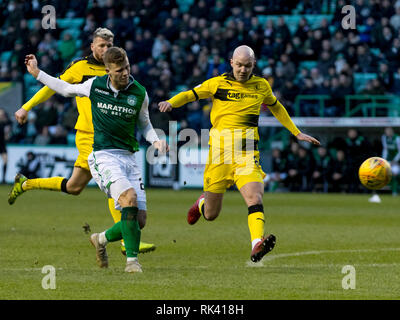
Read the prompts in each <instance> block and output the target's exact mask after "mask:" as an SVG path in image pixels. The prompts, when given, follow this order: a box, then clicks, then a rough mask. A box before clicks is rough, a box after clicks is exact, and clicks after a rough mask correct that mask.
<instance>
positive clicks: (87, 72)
mask: <svg viewBox="0 0 400 320" xmlns="http://www.w3.org/2000/svg"><path fill="white" fill-rule="evenodd" d="M105 74H106V68H105V66H104V64H103V63H101V62H99V61H97V60H96V59H95V58H94V56H93V54H91V55H89V56H87V57H84V58H80V59H77V60H74V61H73V62H71V63H70V65H69V66H68V67H67V68H66V69H65V71H64V72H63V73H62V74H61V75H60V76H59V78H60V79H61V80H64V81H66V82H68V83H72V84H74V83H83V82H85V81H86V80H88V79H90V78H92V77H95V76H100V77H101V76H104V75H105ZM54 93H55V91H53V90H51V89H49V88H48V87H43V88H42V89H40V90H39V91H38V92H37V93H36V94H35V95H34V96H33V97H32V98H31V99H30V100H29V101H28V102H26V103H25V104H24V105H23V106H22V108H24V109H25V110H26V111H29V110H31V109H32V108H33V107H34V106H36V105H38V104H40V103H42V102H44V101H46V100H48V99H49V98H50V97H51V96H52V95H53V94H54ZM76 105H77V108H78V112H79V116H78V120H77V122H76V124H75V129H77V130H82V131H86V132H91V133H92V132H93V123H92V111H91V103H90V100H89V98H87V97H76Z"/></svg>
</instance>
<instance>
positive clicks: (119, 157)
mask: <svg viewBox="0 0 400 320" xmlns="http://www.w3.org/2000/svg"><path fill="white" fill-rule="evenodd" d="M88 162H89V167H90V172H91V174H92V176H93V179H94V180H95V181H96V183H97V185H98V186H99V187H100V189H101V190H102V191H103V192H104V193H105V194H107V196H108V197H109V198H113V199H114V203H115V209H117V210H122V208H121V206H120V205H119V203H118V199H119V197H120V195H121V194H122V193H123V192H124V191H126V190H128V189H131V188H133V189H134V190H135V192H136V194H137V202H138V209H139V210H147V208H146V207H147V206H146V192H145V190H144V183H143V179H142V174H141V173H140V170H139V167H138V166H137V164H136V158H135V154H134V153H132V152H129V151H127V150H119V149H109V150H100V151H94V152H92V153H91V154H90V155H89V157H88Z"/></svg>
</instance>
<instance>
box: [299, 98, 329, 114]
mask: <svg viewBox="0 0 400 320" xmlns="http://www.w3.org/2000/svg"><path fill="white" fill-rule="evenodd" d="M329 99H331V96H329V95H302V94H300V95H298V96H297V97H296V100H295V102H294V114H295V117H300V114H301V112H300V101H318V103H319V116H320V117H323V116H324V110H325V101H326V100H329Z"/></svg>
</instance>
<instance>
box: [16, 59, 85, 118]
mask: <svg viewBox="0 0 400 320" xmlns="http://www.w3.org/2000/svg"><path fill="white" fill-rule="evenodd" d="M59 78H60V79H61V80H64V81H66V82H68V83H78V82H80V81H81V78H82V75H81V72H79V71H78V65H77V63H73V62H72V63H71V64H70V65H69V66H68V67H67V68H66V69H65V71H64V72H63V73H62V74H61V75H60V76H59ZM54 94H55V91H54V90H51V89H50V88H49V87H47V86H44V87H43V88H41V89H40V90H39V91H38V92H36V93H35V95H34V96H33V97H32V98H31V99H30V100H29V101H27V102H26V103H25V104H24V105H23V106H22V108H23V109H25V110H26V111H30V110H32V108H34V107H35V106H37V105H38V104H41V103H43V102H45V101H47V100H48V99H50V98H51V97H52V96H53V95H54Z"/></svg>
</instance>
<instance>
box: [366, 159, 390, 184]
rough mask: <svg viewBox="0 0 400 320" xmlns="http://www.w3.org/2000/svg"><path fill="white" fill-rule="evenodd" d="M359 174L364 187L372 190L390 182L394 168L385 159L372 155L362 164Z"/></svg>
mask: <svg viewBox="0 0 400 320" xmlns="http://www.w3.org/2000/svg"><path fill="white" fill-rule="evenodd" d="M358 176H359V177H360V181H361V183H362V184H363V185H364V187H366V188H368V189H371V190H378V189H382V188H383V187H384V186H386V185H387V184H388V183H389V182H390V180H391V179H392V169H391V168H390V164H389V162H387V161H386V160H385V159H383V158H379V157H371V158H368V159H367V160H365V161H364V162H363V163H362V164H361V166H360V169H359V170H358Z"/></svg>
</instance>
